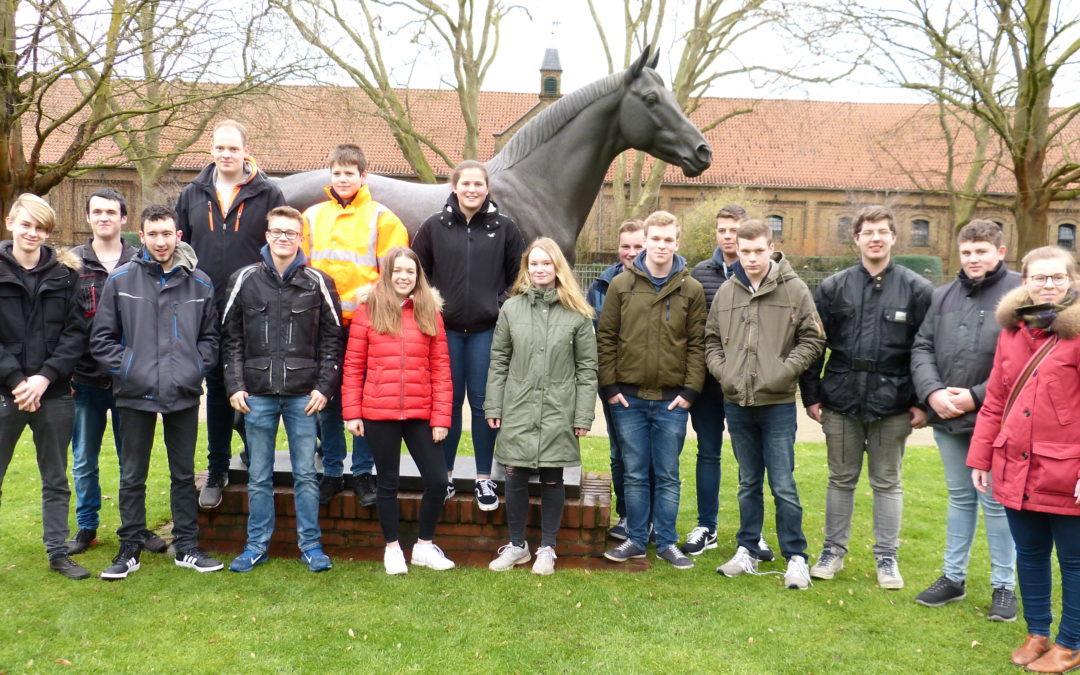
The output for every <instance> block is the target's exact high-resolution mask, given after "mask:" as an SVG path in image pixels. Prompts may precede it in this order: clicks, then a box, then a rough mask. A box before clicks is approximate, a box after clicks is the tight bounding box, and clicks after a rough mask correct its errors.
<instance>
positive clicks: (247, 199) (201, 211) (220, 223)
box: [176, 158, 285, 311]
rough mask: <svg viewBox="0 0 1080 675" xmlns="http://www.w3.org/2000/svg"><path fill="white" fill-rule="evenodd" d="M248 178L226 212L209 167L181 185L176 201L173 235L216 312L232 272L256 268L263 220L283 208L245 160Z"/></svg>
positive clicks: (271, 187) (282, 200)
mask: <svg viewBox="0 0 1080 675" xmlns="http://www.w3.org/2000/svg"><path fill="white" fill-rule="evenodd" d="M244 169H245V171H247V172H248V174H249V176H248V179H247V180H246V181H244V182H243V183H241V184H240V185H238V186H237V188H238V189H237V192H236V196H235V197H233V200H232V203H231V204H230V205H229V208H228V210H227V211H226V210H223V209H222V208H221V204H220V203H219V202H218V197H217V190H216V189H215V188H214V175H215V171H216V165H215V164H210V165H209V166H207V167H206V168H204V169H203V170H202V172H201V173H200V174H199V175H198V176H196V177H195V180H193V181H191V182H190V183H188V184H187V186H186V187H185V188H184V189H183V191H182V192H181V193H180V198H179V199H178V200H177V201H176V215H177V218H179V220H178V221H177V223H176V226H177V229H179V230H180V231H182V232H183V233H184V241H186V242H187V243H189V244H191V247H192V248H193V249H195V255H196V256H197V257H198V259H199V269H200V270H202V271H204V272H206V273H207V274H208V275H210V281H211V282H212V283H213V284H214V288H215V289H216V296H215V301H216V302H217V308H218V311H221V310H222V309H224V308H225V288H226V287H227V286H228V282H229V277H230V276H231V275H232V273H233V272H235V271H236V270H238V269H240V268H241V267H243V266H245V265H251V264H253V263H257V262H259V259H260V256H259V250H260V249H262V247H263V245H264V244H266V214H268V213H270V211H271V210H273V209H274V208H275V207H278V206H284V205H285V197H284V196H283V195H282V194H281V188H279V187H278V186H277V185H276V184H275V183H274V182H273V181H272V180H270V179H269V178H267V176H266V174H265V173H263V172H262V171H260V170H259V169H258V168H257V167H256V166H255V163H254V161H253V160H251V159H250V158H249V159H248V160H247V161H246V163H245V165H244Z"/></svg>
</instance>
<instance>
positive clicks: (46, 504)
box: [0, 395, 75, 558]
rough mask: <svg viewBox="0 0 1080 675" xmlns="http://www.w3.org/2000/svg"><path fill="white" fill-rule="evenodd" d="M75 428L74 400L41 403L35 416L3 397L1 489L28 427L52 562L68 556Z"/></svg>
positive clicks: (44, 538)
mask: <svg viewBox="0 0 1080 675" xmlns="http://www.w3.org/2000/svg"><path fill="white" fill-rule="evenodd" d="M74 424H75V404H74V403H73V402H72V400H71V396H59V397H56V398H47V399H42V401H41V407H40V408H38V409H37V410H36V411H35V412H32V413H29V412H24V411H22V410H19V409H18V407H16V405H15V402H14V401H13V400H12V399H11V397H10V396H6V395H5V396H0V486H2V485H3V483H4V475H5V474H6V473H7V468H8V464H10V463H11V457H12V455H13V454H14V453H15V444H16V443H18V442H19V437H20V436H22V432H23V430H24V429H25V428H26V427H27V426H29V427H30V431H31V432H32V433H33V436H34V449H35V451H36V453H37V465H38V472H39V473H40V474H41V524H42V528H43V529H44V533H43V535H42V537H41V540H42V541H43V542H45V552H46V553H47V554H48V556H49V558H53V557H54V556H58V555H64V554H66V553H67V547H66V546H65V545H64V540H65V539H67V537H68V534H69V530H68V505H69V504H70V502H71V488H70V487H69V486H68V480H67V456H68V444H69V443H71V429H72V427H73V425H74ZM2 494H3V493H2V492H0V495H2Z"/></svg>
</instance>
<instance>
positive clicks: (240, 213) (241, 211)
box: [233, 191, 247, 232]
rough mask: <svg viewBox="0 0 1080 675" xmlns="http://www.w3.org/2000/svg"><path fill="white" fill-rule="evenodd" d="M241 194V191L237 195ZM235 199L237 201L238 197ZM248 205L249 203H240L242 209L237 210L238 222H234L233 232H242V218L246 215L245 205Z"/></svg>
mask: <svg viewBox="0 0 1080 675" xmlns="http://www.w3.org/2000/svg"><path fill="white" fill-rule="evenodd" d="M239 194H240V193H239V191H237V195H239ZM233 199H236V197H233ZM246 203H247V202H240V208H239V209H237V210H236V220H235V221H234V222H233V232H239V231H240V217H241V216H243V215H244V204H246Z"/></svg>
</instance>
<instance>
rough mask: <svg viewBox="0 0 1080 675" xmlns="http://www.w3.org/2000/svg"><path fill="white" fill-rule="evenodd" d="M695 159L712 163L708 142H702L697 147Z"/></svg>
mask: <svg viewBox="0 0 1080 675" xmlns="http://www.w3.org/2000/svg"><path fill="white" fill-rule="evenodd" d="M697 159H698V161H699V162H703V163H705V164H712V148H710V147H709V144H708V143H702V144H701V145H699V146H698V147H697Z"/></svg>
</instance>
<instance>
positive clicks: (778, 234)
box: [765, 216, 784, 241]
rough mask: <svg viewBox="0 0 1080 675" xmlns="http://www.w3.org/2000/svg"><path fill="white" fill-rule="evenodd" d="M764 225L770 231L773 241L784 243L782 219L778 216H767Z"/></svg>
mask: <svg viewBox="0 0 1080 675" xmlns="http://www.w3.org/2000/svg"><path fill="white" fill-rule="evenodd" d="M765 224H766V225H768V226H769V229H770V230H772V238H773V241H784V219H783V218H782V217H780V216H767V217H766V218H765Z"/></svg>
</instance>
